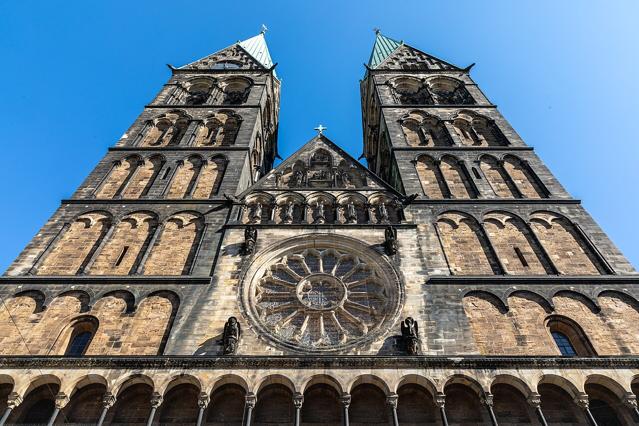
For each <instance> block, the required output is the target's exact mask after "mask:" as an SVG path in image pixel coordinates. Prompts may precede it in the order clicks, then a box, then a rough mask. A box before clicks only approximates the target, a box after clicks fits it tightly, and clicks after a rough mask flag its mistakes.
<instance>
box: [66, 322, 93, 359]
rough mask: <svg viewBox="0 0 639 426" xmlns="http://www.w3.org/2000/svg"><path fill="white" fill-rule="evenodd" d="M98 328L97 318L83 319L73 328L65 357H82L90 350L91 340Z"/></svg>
mask: <svg viewBox="0 0 639 426" xmlns="http://www.w3.org/2000/svg"><path fill="white" fill-rule="evenodd" d="M97 328H98V321H97V319H95V318H92V317H89V318H83V319H81V320H79V321H77V322H75V324H73V325H72V326H71V336H70V337H69V343H68V345H67V348H66V350H65V351H64V355H65V356H76V357H77V356H82V355H84V354H85V353H86V352H87V349H89V345H90V344H91V340H92V339H93V336H94V335H95V331H96V330H97Z"/></svg>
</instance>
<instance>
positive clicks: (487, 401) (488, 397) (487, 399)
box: [481, 393, 498, 426]
mask: <svg viewBox="0 0 639 426" xmlns="http://www.w3.org/2000/svg"><path fill="white" fill-rule="evenodd" d="M481 402H483V403H484V405H485V406H486V408H487V409H488V415H489V416H490V422H491V423H492V425H493V426H498V423H497V417H495V411H494V410H493V394H492V393H485V394H484V396H483V397H482V401H481Z"/></svg>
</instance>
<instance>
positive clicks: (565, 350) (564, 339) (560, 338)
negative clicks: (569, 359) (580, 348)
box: [551, 331, 577, 356]
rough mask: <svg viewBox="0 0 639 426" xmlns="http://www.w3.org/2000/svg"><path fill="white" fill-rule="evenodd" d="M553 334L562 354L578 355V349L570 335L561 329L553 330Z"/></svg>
mask: <svg viewBox="0 0 639 426" xmlns="http://www.w3.org/2000/svg"><path fill="white" fill-rule="evenodd" d="M551 334H552V338H553V339H554V340H555V344H556V345H557V348H559V352H561V355H562V356H577V351H576V350H575V348H574V346H573V345H572V343H571V342H570V339H568V336H566V335H565V334H563V333H560V332H559V331H553V332H552V333H551Z"/></svg>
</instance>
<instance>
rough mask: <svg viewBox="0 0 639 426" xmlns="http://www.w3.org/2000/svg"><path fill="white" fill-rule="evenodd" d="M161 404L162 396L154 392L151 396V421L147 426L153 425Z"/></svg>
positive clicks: (148, 421) (149, 420)
mask: <svg viewBox="0 0 639 426" xmlns="http://www.w3.org/2000/svg"><path fill="white" fill-rule="evenodd" d="M160 404H162V395H160V394H159V393H157V392H153V393H152V394H151V413H150V414H149V419H148V420H147V421H146V426H151V425H152V424H153V418H154V417H155V413H156V411H157V410H158V407H159V406H160Z"/></svg>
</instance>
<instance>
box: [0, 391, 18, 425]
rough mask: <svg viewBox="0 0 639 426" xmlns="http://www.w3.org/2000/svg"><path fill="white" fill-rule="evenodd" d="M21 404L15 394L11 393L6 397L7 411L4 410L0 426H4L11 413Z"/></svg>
mask: <svg viewBox="0 0 639 426" xmlns="http://www.w3.org/2000/svg"><path fill="white" fill-rule="evenodd" d="M20 404H22V398H21V397H20V395H18V394H17V393H15V392H11V393H10V394H9V396H8V397H7V409H6V410H5V412H4V414H3V415H2V418H1V419H0V426H4V424H5V422H6V421H7V419H8V418H9V415H10V414H11V411H13V409H14V408H16V407H17V406H18V405H20Z"/></svg>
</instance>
